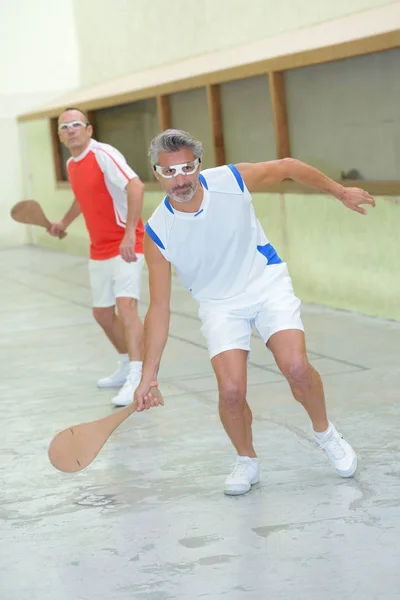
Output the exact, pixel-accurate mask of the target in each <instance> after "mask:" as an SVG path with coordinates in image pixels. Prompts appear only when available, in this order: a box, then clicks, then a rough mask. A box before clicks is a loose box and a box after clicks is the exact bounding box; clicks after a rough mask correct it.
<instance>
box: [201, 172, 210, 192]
mask: <svg viewBox="0 0 400 600" xmlns="http://www.w3.org/2000/svg"><path fill="white" fill-rule="evenodd" d="M199 179H200V182H201V185H202V186H203V187H205V188H206V190H208V183H207V181H206V178H205V177H204V175H202V174H201V173H200V175H199Z"/></svg>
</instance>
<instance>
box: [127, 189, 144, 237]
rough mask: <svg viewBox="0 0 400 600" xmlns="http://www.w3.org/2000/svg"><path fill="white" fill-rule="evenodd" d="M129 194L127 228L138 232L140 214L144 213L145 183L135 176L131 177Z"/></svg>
mask: <svg viewBox="0 0 400 600" xmlns="http://www.w3.org/2000/svg"><path fill="white" fill-rule="evenodd" d="M126 191H127V194H128V216H127V218H126V230H127V231H133V232H134V233H135V232H136V227H137V225H138V222H139V219H140V215H141V214H142V208H143V195H144V184H143V183H142V181H141V180H140V179H139V177H135V178H134V179H131V180H130V182H129V183H128V185H127V186H126Z"/></svg>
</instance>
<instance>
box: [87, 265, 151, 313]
mask: <svg viewBox="0 0 400 600" xmlns="http://www.w3.org/2000/svg"><path fill="white" fill-rule="evenodd" d="M136 256H137V261H136V262H130V263H128V262H126V261H125V260H124V259H123V258H122V257H121V256H114V257H113V258H108V259H107V260H93V259H90V261H89V279H90V286H91V288H92V298H93V306H94V307H97V308H106V307H108V306H114V305H115V300H116V298H135V299H136V300H139V299H140V288H141V280H142V270H143V263H144V256H143V254H136Z"/></svg>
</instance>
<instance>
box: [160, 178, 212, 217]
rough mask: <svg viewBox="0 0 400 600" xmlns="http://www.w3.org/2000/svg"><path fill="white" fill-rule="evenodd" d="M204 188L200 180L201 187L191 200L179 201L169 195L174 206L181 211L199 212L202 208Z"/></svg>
mask: <svg viewBox="0 0 400 600" xmlns="http://www.w3.org/2000/svg"><path fill="white" fill-rule="evenodd" d="M203 196H204V190H203V186H202V185H201V183H200V182H199V187H198V188H197V191H196V193H195V195H194V196H193V198H192V199H191V200H189V202H177V201H176V200H172V199H171V198H169V197H168V199H169V201H170V203H171V205H172V207H173V208H174V209H175V210H177V211H179V212H185V213H197V212H198V211H199V209H200V206H201V203H202V202H203Z"/></svg>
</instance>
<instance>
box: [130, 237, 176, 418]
mask: <svg viewBox="0 0 400 600" xmlns="http://www.w3.org/2000/svg"><path fill="white" fill-rule="evenodd" d="M144 255H145V258H146V262H147V266H148V269H149V288H150V306H149V309H148V311H147V314H146V318H145V320H144V339H143V345H144V350H143V367H142V381H141V383H140V385H139V387H138V389H137V390H136V393H135V398H136V400H137V404H138V410H142V409H143V408H149V407H150V406H152V404H151V398H150V400H149V398H148V392H149V390H150V387H152V386H153V385H157V375H158V370H159V367H160V362H161V357H162V354H163V352H164V348H165V345H166V343H167V340H168V330H169V320H170V298H171V265H170V263H169V262H168V261H167V260H166V259H165V258H164V257H163V256H162V254H161V252H160V251H159V249H158V248H157V246H156V244H155V243H154V242H153V240H152V239H151V238H150V237H149V236H148V235H147V233H145V236H144ZM146 401H147V402H146Z"/></svg>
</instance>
